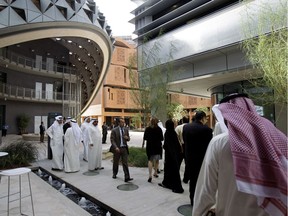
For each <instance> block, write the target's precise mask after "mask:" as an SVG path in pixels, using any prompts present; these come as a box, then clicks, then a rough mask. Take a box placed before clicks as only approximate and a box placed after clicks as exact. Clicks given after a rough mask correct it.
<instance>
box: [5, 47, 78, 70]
mask: <svg viewBox="0 0 288 216" xmlns="http://www.w3.org/2000/svg"><path fill="white" fill-rule="evenodd" d="M0 57H1V58H2V59H3V60H4V61H7V62H9V63H14V64H16V65H22V66H23V67H25V68H26V67H27V68H31V69H33V70H39V71H44V72H55V73H57V72H58V73H65V74H70V75H76V69H75V68H73V67H69V66H64V65H59V64H54V63H53V64H49V63H47V62H45V61H36V60H34V59H32V58H28V57H26V56H21V55H18V54H16V53H14V52H10V51H7V50H3V49H2V52H1V50H0Z"/></svg>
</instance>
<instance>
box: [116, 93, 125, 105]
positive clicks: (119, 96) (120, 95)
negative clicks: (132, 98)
mask: <svg viewBox="0 0 288 216" xmlns="http://www.w3.org/2000/svg"><path fill="white" fill-rule="evenodd" d="M125 96H126V94H125V91H122V90H119V91H117V104H125V101H126V98H125Z"/></svg>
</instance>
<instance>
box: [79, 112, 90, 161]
mask: <svg viewBox="0 0 288 216" xmlns="http://www.w3.org/2000/svg"><path fill="white" fill-rule="evenodd" d="M90 121H91V118H90V117H89V116H88V117H86V118H84V122H83V123H82V124H81V130H82V135H83V148H84V151H83V160H84V161H88V144H89V134H88V128H89V127H90Z"/></svg>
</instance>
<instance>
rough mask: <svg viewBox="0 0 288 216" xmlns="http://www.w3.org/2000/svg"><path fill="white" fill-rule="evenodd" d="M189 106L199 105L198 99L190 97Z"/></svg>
mask: <svg viewBox="0 0 288 216" xmlns="http://www.w3.org/2000/svg"><path fill="white" fill-rule="evenodd" d="M188 104H189V105H197V98H196V97H189V100H188Z"/></svg>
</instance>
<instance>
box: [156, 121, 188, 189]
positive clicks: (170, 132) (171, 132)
mask: <svg viewBox="0 0 288 216" xmlns="http://www.w3.org/2000/svg"><path fill="white" fill-rule="evenodd" d="M165 126H166V132H165V135H164V150H165V162H164V179H163V181H162V184H161V183H160V184H159V186H161V187H165V188H169V189H171V190H172V191H173V192H174V193H183V192H184V190H183V187H182V184H181V177H180V173H179V166H180V165H179V159H180V155H181V146H180V144H179V140H178V137H177V134H176V132H175V129H174V122H173V121H172V120H171V119H169V120H167V121H166V123H165Z"/></svg>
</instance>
